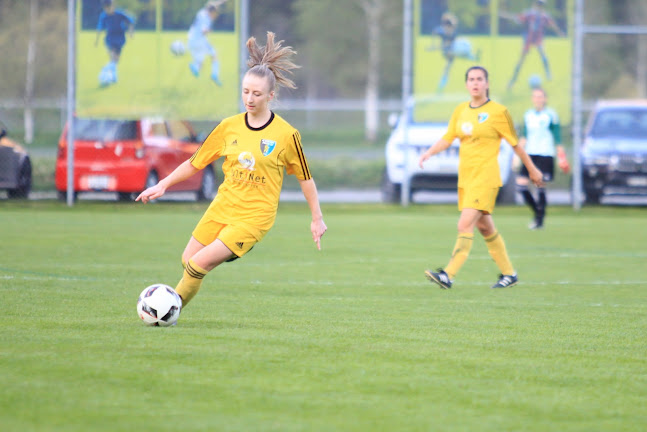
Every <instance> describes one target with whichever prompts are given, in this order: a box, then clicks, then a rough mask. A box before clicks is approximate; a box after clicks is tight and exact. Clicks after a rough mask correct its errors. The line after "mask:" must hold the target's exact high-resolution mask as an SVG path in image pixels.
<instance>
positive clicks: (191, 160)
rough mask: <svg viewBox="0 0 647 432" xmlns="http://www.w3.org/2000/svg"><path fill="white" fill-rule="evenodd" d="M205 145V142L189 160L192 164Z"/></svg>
mask: <svg viewBox="0 0 647 432" xmlns="http://www.w3.org/2000/svg"><path fill="white" fill-rule="evenodd" d="M203 145H204V142H203V143H202V144H200V147H198V149H197V150H196V151H195V153H193V155H192V156H191V157H190V158H189V161H190V162H193V159H195V157H196V156H197V155H198V153H199V152H200V149H201V148H202V146H203Z"/></svg>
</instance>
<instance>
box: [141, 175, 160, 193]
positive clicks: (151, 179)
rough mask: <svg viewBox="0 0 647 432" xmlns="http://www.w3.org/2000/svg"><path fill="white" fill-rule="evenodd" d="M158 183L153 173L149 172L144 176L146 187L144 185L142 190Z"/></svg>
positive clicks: (157, 178) (158, 179) (156, 176)
mask: <svg viewBox="0 0 647 432" xmlns="http://www.w3.org/2000/svg"><path fill="white" fill-rule="evenodd" d="M159 181H160V178H159V176H158V175H157V173H156V172H155V171H151V172H149V173H148V175H147V176H146V185H144V189H148V188H149V187H153V186H155V185H156V184H157V183H159Z"/></svg>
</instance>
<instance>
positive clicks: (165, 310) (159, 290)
mask: <svg viewBox="0 0 647 432" xmlns="http://www.w3.org/2000/svg"><path fill="white" fill-rule="evenodd" d="M181 309H182V299H181V298H180V296H179V295H178V293H176V292H175V290H174V289H173V288H171V287H170V286H168V285H164V284H159V283H158V284H155V285H151V286H149V287H146V288H145V289H144V291H142V293H141V294H140V295H139V299H138V300H137V314H138V315H139V317H140V318H141V319H142V321H144V323H146V324H147V325H150V326H160V327H168V326H172V325H175V324H176V323H177V319H178V318H179V317H180V310H181Z"/></svg>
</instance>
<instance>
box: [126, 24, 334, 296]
mask: <svg viewBox="0 0 647 432" xmlns="http://www.w3.org/2000/svg"><path fill="white" fill-rule="evenodd" d="M281 42H282V41H281ZM281 42H275V41H274V33H271V32H268V33H267V44H266V45H265V46H264V47H259V46H258V45H257V43H256V39H255V38H253V37H252V38H250V39H249V40H248V41H247V49H248V50H249V59H248V61H247V65H248V67H249V68H250V69H249V70H248V71H247V73H246V74H245V76H244V78H243V84H242V99H243V103H244V104H245V112H244V113H241V114H238V115H235V116H232V117H229V118H226V119H224V120H223V121H222V122H221V123H220V124H219V125H218V126H217V127H216V128H215V129H214V130H213V131H212V132H211V134H210V135H209V136H208V137H207V139H206V140H205V141H204V143H203V144H202V146H201V147H200V148H199V149H198V150H197V151H196V152H195V154H194V155H193V156H192V157H191V158H190V159H189V160H187V161H185V162H183V163H182V164H181V165H179V166H178V167H177V168H176V169H175V170H174V171H173V172H172V173H171V174H169V175H168V176H167V177H165V178H164V179H162V180H161V181H160V182H159V183H158V184H157V185H155V186H153V187H150V188H148V189H146V190H145V191H144V192H142V193H141V194H140V195H139V196H138V197H137V199H136V201H142V202H144V203H147V202H148V201H150V200H154V199H156V198H159V197H161V196H162V195H164V192H165V191H166V190H167V189H168V188H169V187H170V186H172V185H174V184H176V183H179V182H181V181H182V180H185V179H187V178H189V177H190V176H192V175H194V174H195V173H197V172H198V171H199V170H201V169H203V168H204V167H206V166H208V165H209V164H211V163H212V162H213V161H215V160H216V159H218V158H220V157H224V158H225V160H224V163H223V166H222V169H223V172H224V174H225V179H224V181H223V182H222V184H221V185H220V187H219V188H218V194H217V195H216V197H215V198H214V200H213V202H212V203H211V205H210V206H209V208H208V209H207V211H206V212H205V214H204V216H203V217H202V219H201V220H200V221H199V222H198V224H197V226H196V227H195V229H194V231H193V234H192V237H191V238H190V239H189V242H188V244H187V246H186V248H185V250H184V253H183V254H182V263H183V265H184V273H183V276H182V279H181V280H180V282H179V283H178V285H177V287H176V291H177V293H178V294H179V295H180V297H182V306H183V307H184V306H186V305H187V303H189V301H191V299H192V298H193V297H194V296H195V295H196V294H197V292H198V290H199V289H200V285H201V284H202V279H203V278H204V276H205V275H206V274H207V273H208V272H209V271H211V270H212V269H214V268H215V267H217V266H218V265H220V264H222V263H223V262H226V261H231V260H233V259H236V258H239V257H242V256H243V255H244V254H246V253H247V252H249V250H250V249H251V248H252V247H253V246H254V245H255V244H256V243H258V242H259V241H261V239H262V238H263V236H265V234H266V233H267V232H268V231H269V229H270V228H271V227H272V225H273V224H274V219H275V218H276V212H277V209H278V203H279V195H280V192H281V186H282V183H283V172H284V170H285V171H286V172H287V173H288V174H292V175H295V176H296V177H297V179H298V180H299V183H300V185H301V189H302V191H303V194H304V196H305V198H306V201H307V202H308V206H309V207H310V212H311V213H312V222H311V224H310V230H311V232H312V238H313V240H314V241H315V243H316V245H317V248H319V249H321V237H322V236H323V234H324V233H325V232H326V229H327V227H326V224H325V223H324V221H323V215H322V213H321V208H320V206H319V198H318V194H317V187H316V185H315V182H314V180H313V179H312V175H311V174H310V169H309V167H308V162H307V160H306V157H305V154H304V153H303V148H302V147H301V136H300V135H299V132H298V131H297V130H296V129H295V128H294V127H292V126H290V124H288V123H287V122H286V121H285V120H283V119H282V118H281V117H279V116H278V115H276V114H275V113H274V112H272V111H271V110H270V108H269V103H270V101H271V100H272V99H273V98H274V96H275V92H276V91H277V90H278V87H279V86H284V87H289V88H295V85H294V83H293V82H292V81H291V80H290V79H288V78H287V77H286V76H285V73H286V72H290V71H291V69H293V68H296V67H298V66H296V65H295V64H294V63H292V61H291V60H290V58H291V57H292V55H293V54H295V51H293V50H292V48H291V47H281Z"/></svg>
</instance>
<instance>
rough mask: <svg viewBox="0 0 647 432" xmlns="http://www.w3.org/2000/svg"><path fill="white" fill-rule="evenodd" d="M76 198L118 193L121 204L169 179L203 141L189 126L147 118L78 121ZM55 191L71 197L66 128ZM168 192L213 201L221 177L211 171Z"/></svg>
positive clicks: (57, 166) (75, 166)
mask: <svg viewBox="0 0 647 432" xmlns="http://www.w3.org/2000/svg"><path fill="white" fill-rule="evenodd" d="M75 122H76V123H75V130H74V135H75V139H74V193H75V196H76V194H77V193H78V192H88V191H105V192H117V194H118V195H117V196H118V197H119V200H120V201H127V200H128V201H129V200H132V199H134V198H135V197H136V196H137V195H138V194H139V193H140V192H141V191H143V190H144V189H146V188H147V187H150V186H153V185H154V184H156V183H157V182H158V181H159V179H161V178H164V177H166V176H167V175H168V174H170V173H171V172H172V171H173V170H174V169H175V168H176V167H177V166H178V165H180V164H181V163H182V162H184V161H185V160H187V159H188V158H189V157H191V155H193V153H195V151H196V150H197V149H198V147H199V146H200V145H201V141H200V140H199V139H198V138H197V135H196V133H195V131H194V130H193V127H192V126H191V124H190V123H189V122H186V121H176V120H163V119H159V118H142V119H140V120H114V119H85V118H77V119H75ZM56 189H57V191H58V196H59V198H60V199H61V200H64V199H65V198H66V196H67V126H66V127H65V129H64V130H63V133H62V134H61V138H60V140H59V143H58V156H57V158H56ZM169 191H195V193H196V198H197V199H198V200H210V199H211V198H213V196H214V195H215V191H216V176H215V172H214V169H213V166H209V167H207V168H205V169H203V170H201V171H200V172H199V173H197V174H196V175H194V176H193V177H191V178H189V179H188V180H185V181H183V182H181V183H178V184H176V185H174V186H173V187H172V188H170V189H169Z"/></svg>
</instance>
